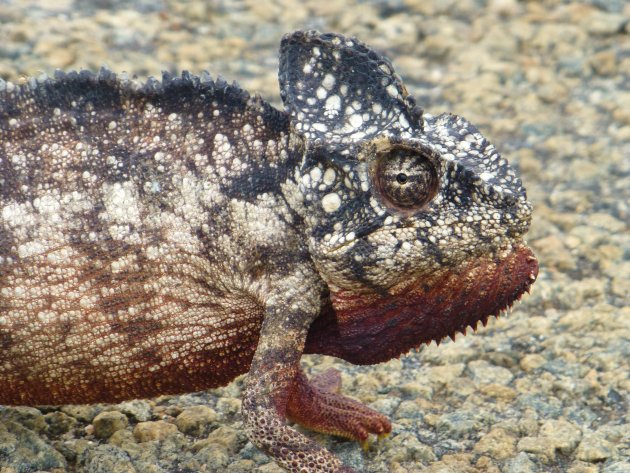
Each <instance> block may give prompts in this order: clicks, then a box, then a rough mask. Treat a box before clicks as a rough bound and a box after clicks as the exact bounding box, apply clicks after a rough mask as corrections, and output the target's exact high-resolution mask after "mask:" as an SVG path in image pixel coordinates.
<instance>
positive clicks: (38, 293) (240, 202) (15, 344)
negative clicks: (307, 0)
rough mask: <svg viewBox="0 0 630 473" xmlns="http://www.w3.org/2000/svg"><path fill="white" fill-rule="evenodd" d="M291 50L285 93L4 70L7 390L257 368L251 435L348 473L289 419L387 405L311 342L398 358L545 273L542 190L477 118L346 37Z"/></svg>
mask: <svg viewBox="0 0 630 473" xmlns="http://www.w3.org/2000/svg"><path fill="white" fill-rule="evenodd" d="M279 63H280V65H279V83H280V94H281V98H282V101H283V104H284V110H278V109H276V108H274V107H273V106H271V105H270V104H269V103H267V102H266V101H264V100H263V99H262V98H261V97H260V96H258V95H253V96H252V95H250V94H249V93H248V92H246V91H244V90H242V89H241V88H240V87H239V86H238V85H237V84H236V83H233V84H228V83H227V82H226V81H225V80H224V79H222V78H220V77H219V78H217V79H212V78H211V77H210V75H209V74H207V73H205V72H204V73H203V74H201V75H199V76H196V75H193V74H191V73H189V72H183V73H181V74H180V75H172V74H169V73H164V74H163V76H162V78H161V80H158V79H155V78H149V79H147V80H146V81H144V82H141V81H139V80H138V79H137V78H135V77H130V76H129V75H127V74H124V73H123V74H115V73H114V72H112V71H111V70H109V69H107V68H102V69H101V70H100V71H98V72H95V73H93V72H89V71H84V70H81V71H78V72H77V71H72V72H61V71H56V72H55V74H54V76H53V77H48V76H45V75H42V76H40V77H34V78H31V79H28V80H26V81H24V83H22V84H21V85H15V84H13V83H10V82H5V81H0V386H1V387H2V388H1V389H0V404H4V405H42V404H45V405H59V404H67V403H97V402H107V403H115V402H120V401H123V400H127V399H133V398H148V397H153V396H156V395H162V394H175V393H184V392H192V391H199V390H204V389H208V388H212V387H218V386H222V385H225V384H227V383H229V382H230V381H231V380H233V379H234V378H235V377H236V376H238V375H240V374H243V373H247V374H248V376H247V381H246V385H245V388H244V391H243V396H242V397H243V399H242V416H243V420H244V426H245V427H244V428H245V429H246V432H247V435H248V438H249V439H250V440H251V441H252V443H253V444H255V445H256V446H257V447H259V448H261V449H262V450H264V451H265V452H267V453H268V454H269V455H270V456H271V457H272V458H273V459H274V460H275V461H276V462H277V464H279V465H280V466H281V467H283V468H284V469H286V470H289V471H293V472H307V473H311V472H350V471H353V470H352V469H351V468H350V467H348V466H346V465H344V464H343V463H342V462H341V461H340V460H339V459H338V458H337V457H335V456H334V455H333V454H332V453H330V452H329V451H328V450H326V449H325V448H323V447H322V446H320V445H319V444H318V443H316V442H315V441H314V440H312V439H310V438H309V437H308V436H307V435H305V434H303V433H300V432H298V431H297V430H296V429H295V428H293V427H292V426H291V423H292V422H296V423H299V424H301V425H303V426H305V427H307V428H309V429H311V430H315V431H318V432H323V433H328V434H334V435H338V436H341V437H346V438H348V439H352V440H357V441H360V442H364V441H366V439H368V437H369V436H370V435H374V434H376V435H380V436H383V435H387V434H388V433H390V432H391V429H392V426H391V423H390V421H389V420H388V419H387V418H386V417H385V416H384V415H382V414H380V413H379V412H376V411H375V410H373V409H371V408H369V407H367V406H365V405H363V404H361V403H359V402H358V401H355V400H353V399H351V398H348V397H346V396H344V395H343V394H341V392H340V374H339V372H337V371H334V370H330V371H327V372H325V373H323V374H321V375H319V376H315V377H313V378H312V379H310V380H309V379H308V377H307V376H306V375H305V373H304V372H303V370H302V369H301V367H300V358H301V356H302V354H309V353H310V354H312V353H316V354H324V355H330V356H334V357H337V358H341V359H343V360H347V361H349V362H350V363H353V364H359V365H368V364H375V363H380V362H384V361H386V360H389V359H392V358H396V357H399V356H401V355H403V354H405V353H407V352H409V351H410V350H413V349H417V348H420V347H421V345H423V344H428V343H431V342H432V341H437V342H439V341H440V340H442V339H443V338H445V337H448V336H450V337H454V336H455V334H457V333H464V334H465V333H466V330H467V328H469V327H472V328H473V329H476V327H477V325H478V323H479V322H481V323H482V324H483V325H485V324H486V322H487V320H488V318H489V317H491V316H499V315H500V314H501V312H502V311H505V310H507V309H508V308H509V307H510V306H511V305H512V304H513V303H514V302H515V301H516V300H518V299H519V298H520V297H521V296H522V294H523V293H524V292H526V291H527V292H529V290H530V286H531V285H532V284H533V282H534V281H535V279H536V277H537V273H538V263H537V260H536V257H535V256H534V254H533V252H532V251H531V250H530V249H529V247H528V246H527V244H526V242H525V240H524V237H525V234H526V233H527V231H528V228H529V225H530V221H531V214H532V206H531V204H530V203H529V202H528V201H527V196H526V191H525V189H524V187H523V185H522V182H521V180H520V179H519V178H518V177H517V174H516V172H515V171H514V169H513V168H512V167H511V166H510V165H509V164H508V162H507V161H506V160H505V159H504V158H502V157H501V155H500V154H499V153H498V151H497V150H496V148H495V147H494V146H493V145H492V144H490V143H489V142H488V141H487V140H486V138H484V136H483V135H482V134H481V133H480V132H479V130H478V129H477V128H475V126H473V125H472V124H471V123H469V122H468V121H467V120H465V119H464V118H462V117H459V116H457V115H453V114H450V113H445V114H440V115H435V116H434V115H431V114H429V113H427V112H425V111H424V110H423V109H422V108H421V107H420V106H419V105H417V104H416V101H415V100H414V98H413V97H412V96H411V95H410V94H409V93H408V91H407V89H406V87H405V85H404V83H403V81H402V79H401V78H400V76H399V75H398V74H397V73H396V72H395V70H394V67H393V65H392V63H391V61H390V60H389V59H387V58H386V57H385V56H383V55H382V54H379V53H378V52H376V51H374V50H373V49H371V48H370V47H368V46H367V45H365V44H364V43H362V42H361V41H359V40H357V39H354V38H351V37H346V36H344V35H341V34H335V33H319V32H316V31H296V32H293V33H290V34H287V35H285V36H284V37H283V38H282V41H281V45H280V54H279Z"/></svg>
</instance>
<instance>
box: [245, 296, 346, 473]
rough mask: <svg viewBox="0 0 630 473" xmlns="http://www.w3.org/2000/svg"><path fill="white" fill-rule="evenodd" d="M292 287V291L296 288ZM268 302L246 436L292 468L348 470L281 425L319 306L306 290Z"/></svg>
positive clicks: (248, 392)
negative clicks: (307, 336) (310, 326)
mask: <svg viewBox="0 0 630 473" xmlns="http://www.w3.org/2000/svg"><path fill="white" fill-rule="evenodd" d="M296 289H297V288H296V287H295V286H294V288H293V291H294V292H295V291H296ZM299 292H300V293H301V294H299V295H296V296H295V297H290V298H284V300H282V298H275V300H273V299H272V300H270V301H268V306H267V311H266V315H265V320H264V322H263V326H262V330H261V333H260V339H259V343H258V347H257V349H256V353H255V354H254V358H253V360H252V364H251V367H250V371H249V376H248V380H247V387H246V389H245V396H244V399H243V405H242V411H243V416H244V419H245V426H246V431H247V435H248V437H249V439H250V440H251V441H252V443H253V444H255V445H256V446H257V447H259V448H260V449H262V450H264V451H265V452H267V453H268V454H269V455H270V456H272V457H273V458H274V459H275V461H276V462H277V463H278V464H279V465H280V466H282V467H283V468H285V469H287V470H288V471H291V472H300V473H333V472H334V473H342V472H343V473H350V472H353V471H354V470H352V469H351V468H348V467H344V466H343V465H342V463H341V461H340V460H339V459H337V458H336V457H335V456H334V455H333V454H332V453H330V452H329V451H327V450H326V449H325V448H323V447H322V446H320V445H319V444H317V443H316V442H314V441H313V440H311V439H309V438H307V437H306V436H304V435H302V434H300V433H299V432H297V431H296V430H295V429H292V428H291V427H289V426H288V425H287V424H286V417H287V403H288V401H289V397H290V394H291V390H292V387H293V384H294V382H295V379H296V377H297V376H298V374H299V361H300V357H301V355H302V351H303V349H304V343H305V340H306V334H307V331H308V327H309V325H310V323H311V322H312V320H313V319H314V318H315V317H316V315H317V311H318V310H319V299H318V298H316V297H311V300H309V297H308V296H309V294H308V291H304V289H300V290H299Z"/></svg>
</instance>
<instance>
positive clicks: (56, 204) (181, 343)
mask: <svg viewBox="0 0 630 473" xmlns="http://www.w3.org/2000/svg"><path fill="white" fill-rule="evenodd" d="M287 126H288V125H287V119H286V117H285V116H284V115H283V114H281V113H279V112H277V111H276V110H274V109H273V108H271V107H270V106H268V105H267V104H265V103H264V102H262V100H260V99H258V98H250V97H249V96H248V95H247V94H246V93H245V92H243V91H242V90H240V89H239V88H238V87H236V86H229V85H227V84H226V83H225V82H223V81H221V80H218V81H216V82H215V81H212V80H210V78H209V77H203V78H202V79H199V78H197V77H194V76H191V75H188V74H184V75H183V76H182V77H181V78H171V77H169V76H167V75H165V77H164V79H163V81H162V82H158V81H156V80H149V82H147V83H146V84H144V85H140V84H138V83H136V82H134V81H132V80H128V79H125V78H117V77H116V76H115V75H114V74H113V73H111V72H109V71H107V70H101V71H100V72H99V73H98V74H97V75H94V74H92V73H88V72H81V73H70V74H68V75H64V74H58V75H57V77H56V78H55V79H54V80H53V79H42V80H39V81H35V80H33V81H31V82H30V83H28V84H27V85H24V86H21V87H16V86H13V85H12V84H7V83H1V84H0V384H1V385H2V386H3V389H2V390H0V404H34V403H35V404H42V403H46V404H54V403H68V402H96V401H116V400H119V399H125V398H136V397H148V396H152V395H156V394H163V393H165V392H182V391H194V390H199V389H202V388H207V387H210V386H217V385H221V384H225V383H227V382H228V381H230V380H231V379H233V378H234V377H235V376H236V375H238V374H240V373H242V372H245V371H247V368H248V366H249V363H250V360H251V357H252V355H253V352H254V349H255V347H256V344H257V341H258V340H257V339H258V332H259V328H260V323H261V319H262V306H261V304H260V302H259V300H257V298H256V297H255V295H254V296H252V295H251V294H252V292H251V291H248V293H247V294H246V293H245V292H243V291H239V287H241V286H242V285H243V283H244V282H243V281H236V280H230V279H229V275H230V274H235V271H233V269H234V268H233V267H234V266H239V265H240V266H242V265H251V266H252V268H253V267H254V266H255V265H256V264H259V263H257V262H256V260H255V259H252V257H251V253H252V252H251V251H250V250H251V248H250V249H249V250H248V251H246V250H245V249H244V248H243V247H242V245H243V242H244V241H245V240H247V241H251V235H252V233H254V234H255V233H256V231H257V229H255V228H254V229H252V228H241V227H240V226H239V225H238V224H237V222H236V220H239V221H241V220H240V218H239V216H241V217H242V216H244V215H246V214H248V213H249V214H251V215H250V216H251V217H255V215H254V214H256V213H257V212H258V213H260V212H261V209H264V208H265V207H272V208H274V209H276V211H277V208H278V207H280V208H282V205H279V203H278V202H277V196H276V195H275V194H274V191H275V190H276V183H278V182H280V181H281V180H282V179H281V176H278V173H282V172H284V171H283V170H284V169H286V168H287V167H288V166H278V163H280V162H281V161H282V160H284V161H286V160H287V159H289V156H288V154H287V152H286V147H287V142H288V138H287V134H286V133H285V130H286V128H287ZM239 156H240V157H243V156H246V157H248V159H247V160H243V161H241V160H239ZM254 189H255V190H256V192H254ZM261 193H264V194H265V195H266V201H262V202H261V199H260V197H259V195H260V194H261ZM287 212H288V210H287ZM289 217H290V216H289ZM246 220H250V219H246ZM270 225H274V222H273V221H271V222H270ZM275 225H276V227H282V222H280V221H279V220H278V221H276V222H275ZM277 230H278V231H281V230H285V231H286V229H281V228H277ZM288 233H290V232H288ZM263 236H265V237H266V236H267V235H261V236H260V240H261V245H262V244H263V243H264V238H263ZM254 253H255V252H254ZM226 255H229V257H227V256H226ZM247 273H248V274H252V275H255V272H253V271H248V272H247ZM219 274H221V275H223V277H218V275H219ZM252 277H253V279H254V280H251V281H247V285H248V288H250V289H251V288H252V287H254V288H256V287H257V286H256V285H257V284H259V286H260V287H259V290H260V291H264V289H265V288H264V281H262V280H255V279H256V278H255V276H252ZM253 293H254V294H255V291H253Z"/></svg>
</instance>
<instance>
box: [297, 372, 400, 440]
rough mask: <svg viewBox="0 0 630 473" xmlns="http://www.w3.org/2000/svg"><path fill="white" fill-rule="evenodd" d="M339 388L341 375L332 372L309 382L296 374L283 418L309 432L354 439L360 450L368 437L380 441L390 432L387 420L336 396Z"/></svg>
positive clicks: (346, 398) (364, 407)
mask: <svg viewBox="0 0 630 473" xmlns="http://www.w3.org/2000/svg"><path fill="white" fill-rule="evenodd" d="M340 387H341V376H340V374H339V372H338V371H337V370H335V369H329V370H328V371H325V372H324V373H322V374H320V375H318V376H314V377H313V378H312V379H311V381H310V382H309V380H308V379H307V378H306V376H305V375H304V373H303V372H301V371H300V372H299V373H298V375H297V376H296V379H295V384H294V386H293V391H292V393H291V395H290V397H289V401H288V404H287V417H288V418H289V419H290V420H292V421H294V422H297V423H298V424H300V425H302V426H304V427H306V428H308V429H310V430H314V431H316V432H321V433H325V434H332V435H337V436H339V437H345V438H347V439H351V440H356V441H357V442H360V443H361V445H362V446H363V447H364V448H365V446H366V445H367V440H368V437H369V435H370V434H376V435H378V436H379V438H382V437H383V436H386V435H387V434H389V433H390V432H391V430H392V426H391V423H390V422H389V420H388V419H387V417H385V416H384V415H383V414H381V413H379V412H376V411H375V410H373V409H370V408H369V407H367V406H365V405H363V404H361V403H360V402H358V401H355V400H353V399H350V398H349V397H346V396H344V395H342V394H339V388H340Z"/></svg>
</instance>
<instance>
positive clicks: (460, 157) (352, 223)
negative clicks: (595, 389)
mask: <svg viewBox="0 0 630 473" xmlns="http://www.w3.org/2000/svg"><path fill="white" fill-rule="evenodd" d="M280 82H281V93H282V97H283V100H284V101H285V105H286V107H287V110H288V111H289V112H290V113H291V116H292V124H293V131H294V133H295V134H296V135H299V136H300V137H301V138H302V139H303V141H304V149H305V152H304V158H303V160H302V162H301V165H300V167H299V168H298V169H296V176H295V178H296V180H297V181H298V183H299V189H300V195H301V196H302V199H303V202H302V204H301V205H303V208H305V209H308V211H306V212H304V218H305V222H306V225H307V228H308V237H309V246H310V250H311V255H312V258H313V261H314V262H315V265H316V266H317V268H318V270H319V272H320V274H321V276H322V278H323V279H324V280H325V282H326V283H327V285H328V287H329V289H330V300H331V302H332V308H331V309H332V310H328V311H327V310H326V309H324V310H323V312H322V316H320V319H318V320H317V321H316V322H315V324H314V325H313V327H312V328H311V332H310V334H309V340H308V342H307V350H309V351H314V352H320V353H329V354H333V355H336V356H341V357H343V358H345V359H348V360H350V361H352V362H355V363H374V362H379V361H383V360H387V359H390V358H392V357H394V356H398V355H399V354H401V353H403V352H406V351H407V350H409V349H410V348H412V347H416V346H418V345H420V344H421V343H426V342H430V341H432V340H436V341H439V340H441V339H442V338H444V337H445V336H454V334H455V333H456V332H465V330H466V328H467V327H469V326H472V327H476V325H477V323H478V322H479V321H482V322H484V323H485V321H486V320H487V318H488V316H490V315H498V314H499V312H500V311H502V310H504V309H507V308H508V307H509V306H511V304H512V303H513V302H514V301H515V300H516V299H518V298H519V297H520V296H521V294H522V293H523V292H524V291H526V290H528V289H529V287H530V285H531V284H532V283H533V282H534V280H535V279H536V275H537V272H538V265H537V261H536V258H535V257H534V255H533V254H532V252H531V250H530V249H529V248H527V246H526V245H525V243H524V241H523V236H524V234H525V233H526V232H527V230H528V228H529V224H530V220H531V211H532V208H531V204H530V203H529V202H528V201H527V198H526V194H525V189H524V188H523V187H522V185H521V181H520V179H519V178H518V177H517V176H516V175H515V173H514V171H513V170H512V168H511V167H510V166H509V165H508V163H507V162H506V161H505V160H504V159H503V158H501V156H500V155H499V154H498V153H497V151H496V150H495V148H494V147H493V146H492V145H491V144H490V143H489V142H488V141H487V140H486V139H485V138H484V137H483V136H482V135H481V134H480V133H479V131H478V130H477V129H476V128H475V127H474V126H473V125H471V124H470V123H469V122H468V121H466V120H465V119H463V118H461V117H458V116H455V115H450V114H449V115H440V116H436V117H434V116H430V115H428V114H425V113H423V111H422V110H421V109H420V108H419V107H417V106H416V105H415V102H414V100H413V98H412V97H411V96H410V95H408V93H407V91H406V89H405V87H404V85H403V83H402V81H401V79H400V77H399V76H398V75H397V74H396V73H395V72H394V69H393V67H392V65H391V63H390V62H389V61H388V60H387V59H386V58H384V57H382V56H380V55H378V54H377V53H375V52H374V51H372V50H370V49H369V48H368V47H366V46H365V45H363V44H361V43H360V42H358V41H356V40H354V39H348V38H345V37H343V36H339V35H332V34H329V35H321V34H318V33H315V32H306V33H304V32H298V33H294V34H292V35H291V36H287V37H285V39H284V41H283V43H282V47H281V68H280Z"/></svg>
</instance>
